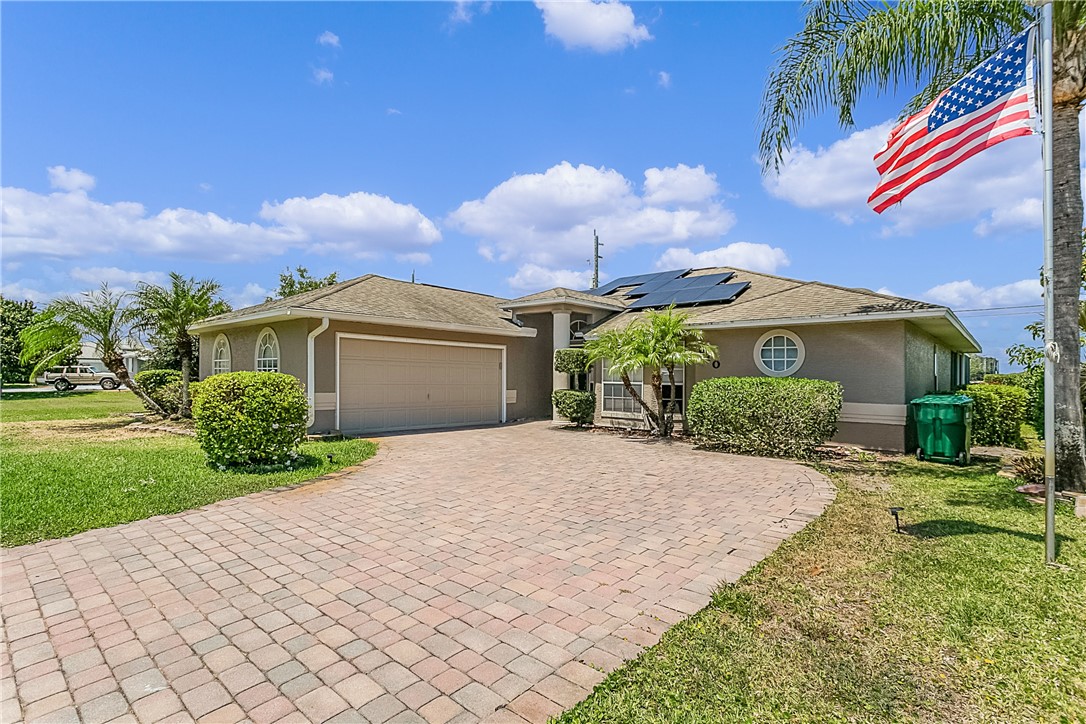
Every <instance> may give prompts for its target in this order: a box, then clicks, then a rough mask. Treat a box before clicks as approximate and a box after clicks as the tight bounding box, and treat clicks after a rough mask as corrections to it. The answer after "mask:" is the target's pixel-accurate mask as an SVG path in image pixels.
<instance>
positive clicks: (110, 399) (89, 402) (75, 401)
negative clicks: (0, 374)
mask: <svg viewBox="0 0 1086 724" xmlns="http://www.w3.org/2000/svg"><path fill="white" fill-rule="evenodd" d="M142 410H143V405H142V404H140V401H139V398H137V397H136V396H135V395H133V394H132V393H131V392H129V391H128V390H117V391H116V392H102V391H101V390H99V391H97V392H96V391H93V390H79V389H76V390H73V391H71V392H52V391H50V392H15V393H12V394H6V393H5V394H0V422H26V421H28V420H87V419H91V418H96V417H109V416H110V415H114V414H120V413H124V412H140V411H142Z"/></svg>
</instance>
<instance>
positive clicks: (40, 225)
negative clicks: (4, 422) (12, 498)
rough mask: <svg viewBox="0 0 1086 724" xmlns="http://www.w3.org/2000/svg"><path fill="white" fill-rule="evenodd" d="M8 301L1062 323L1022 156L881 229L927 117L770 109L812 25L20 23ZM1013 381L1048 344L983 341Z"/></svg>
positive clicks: (885, 106)
mask: <svg viewBox="0 0 1086 724" xmlns="http://www.w3.org/2000/svg"><path fill="white" fill-rule="evenodd" d="M2 12H3V24H2V38H0V40H2V58H0V59H2V76H0V81H2V86H0V87H2V93H3V97H2V101H3V104H2V116H0V121H2V134H3V135H2V149H0V150H2V165H0V174H2V177H3V178H2V181H3V187H4V192H3V193H4V196H3V203H4V217H3V267H2V275H3V276H2V282H3V292H4V294H5V295H9V296H15V297H19V296H25V297H29V298H32V299H35V301H38V302H45V301H47V300H48V299H49V298H50V297H52V296H54V295H57V294H63V293H74V292H78V291H80V290H82V289H86V288H89V287H91V286H94V285H96V284H97V283H98V282H99V281H100V280H103V279H104V280H108V281H110V282H112V283H114V284H117V285H119V286H122V287H126V288H131V287H132V286H133V285H134V283H135V281H137V280H140V279H143V280H148V281H159V280H161V279H162V278H163V275H164V273H165V272H168V271H179V272H182V273H184V274H189V275H195V276H199V277H212V278H215V279H217V280H219V281H220V282H221V283H222V284H223V286H224V288H225V289H226V292H227V296H228V297H229V298H230V299H231V300H232V301H233V302H234V303H235V304H239V305H240V304H247V303H254V302H259V301H263V298H264V295H265V294H266V293H267V291H268V290H270V289H273V288H274V287H275V284H276V281H277V275H278V273H279V272H280V271H281V270H282V269H283V268H284V267H287V266H294V265H297V264H302V265H305V266H307V267H309V269H310V270H311V271H313V272H316V273H320V274H325V273H328V272H331V271H337V272H338V273H339V274H340V277H341V278H349V277H352V276H357V275H360V274H364V273H367V272H374V273H378V274H384V275H387V276H391V277H396V278H403V279H406V278H410V276H411V273H412V270H414V271H415V273H416V275H417V277H418V279H419V280H420V281H425V282H430V283H434V284H441V285H447V286H454V287H460V288H466V289H472V290H478V291H484V292H489V293H493V294H497V295H501V296H518V295H520V294H524V293H529V292H532V291H538V290H539V289H543V288H547V287H549V286H554V285H555V284H562V285H566V286H575V287H576V286H586V285H587V282H588V279H589V277H590V272H589V268H590V265H589V264H588V263H587V262H586V260H587V259H588V258H589V256H590V253H591V242H592V238H591V230H592V229H593V228H597V229H598V230H599V233H600V236H601V241H603V243H604V244H605V246H604V249H603V253H604V256H605V259H604V262H603V267H602V269H603V276H604V278H608V277H615V276H621V275H624V274H634V273H641V272H644V271H651V270H653V269H656V268H675V267H685V266H708V265H714V264H733V265H737V266H745V267H748V268H754V269H757V270H762V271H770V272H775V273H779V274H782V275H785V276H794V277H798V278H802V279H817V280H820V281H825V282H830V283H835V284H842V285H847V286H862V287H868V288H871V289H882V290H886V291H889V292H892V293H895V294H899V295H903V296H908V297H912V298H922V299H927V300H931V301H935V302H939V303H945V304H949V305H951V306H952V307H955V308H957V309H975V308H987V307H999V306H1010V305H1025V304H1039V303H1040V295H1039V291H1040V290H1039V287H1038V286H1037V285H1036V278H1037V269H1038V267H1039V266H1040V261H1041V258H1040V257H1041V240H1040V225H1039V208H1040V207H1039V195H1040V161H1039V144H1038V143H1037V142H1036V139H1034V138H1027V139H1015V140H1012V141H1008V142H1007V143H1005V144H1003V145H1002V146H1000V147H998V148H996V149H993V150H992V151H989V152H986V153H984V154H981V155H980V156H978V157H976V158H974V159H973V160H971V161H970V162H968V163H966V164H964V165H963V166H961V167H959V168H958V169H955V170H954V171H952V172H951V173H949V174H947V175H946V176H944V177H943V178H941V179H939V180H938V181H936V182H934V183H932V184H929V185H928V186H927V187H925V188H924V189H922V190H921V191H920V192H918V193H916V194H914V196H913V197H910V199H908V200H906V202H905V204H903V205H902V206H900V207H898V208H895V209H891V210H890V211H888V212H887V213H886V214H884V215H883V217H881V218H880V217H877V216H875V215H874V214H873V213H872V212H870V211H868V210H867V208H866V206H865V203H864V202H865V200H866V197H867V194H868V193H869V192H870V190H871V188H872V187H873V184H874V182H875V179H876V176H875V172H874V169H873V166H872V164H871V160H870V158H871V155H872V153H873V152H874V151H875V150H876V149H877V148H878V146H879V145H881V142H882V141H883V139H884V138H885V135H886V132H887V130H888V129H889V125H888V122H889V121H890V120H891V119H893V118H895V117H896V115H897V114H898V112H899V110H900V107H901V106H902V105H903V104H904V102H905V101H906V100H907V98H908V96H909V93H908V89H902V91H901V94H900V96H897V97H885V98H874V99H869V100H868V101H865V102H864V103H863V104H862V105H861V107H860V109H859V113H858V115H857V119H856V120H857V127H856V128H853V129H841V128H839V127H838V126H837V125H836V124H835V122H834V121H833V119H832V117H829V116H827V117H825V118H820V119H816V120H814V121H812V122H811V123H810V124H808V125H807V126H805V127H804V129H803V131H802V133H801V135H800V139H799V140H800V145H799V146H798V147H797V148H796V150H795V152H794V153H793V154H792V155H791V156H790V157H789V159H788V160H787V162H786V164H785V166H784V168H783V170H782V173H781V174H780V175H779V176H771V177H763V176H762V174H761V172H760V168H759V166H758V164H757V162H756V159H755V154H756V150H757V136H758V107H759V101H760V97H761V93H762V88H763V83H764V80H765V76H766V73H767V70H768V68H769V67H770V65H771V63H772V59H773V51H774V48H776V47H777V46H779V45H780V44H781V43H782V42H783V41H784V40H785V39H786V38H787V37H788V36H789V35H790V34H791V33H793V32H795V30H797V29H798V27H799V24H800V20H801V17H802V16H801V13H802V9H801V7H800V6H799V5H798V4H792V3H683V4H672V3H650V2H644V3H634V4H630V5H624V4H622V3H618V2H612V3H607V4H605V5H596V4H593V3H564V4H559V5H554V4H538V5H537V4H532V3H527V2H523V3H502V4H499V3H492V4H489V3H458V4H452V3H401V4H385V3H362V4H347V3H329V4H288V3H273V4H258V3H239V4H214V3H206V4H135V3H131V4H130V3H119V4H97V3H84V4H46V3H5V4H3V6H2ZM962 316H963V319H965V321H966V323H967V324H968V325H969V326H970V328H971V329H972V330H973V332H974V333H975V335H976V336H977V337H978V338H979V339H980V341H981V342H982V344H983V345H984V347H985V350H986V352H989V353H994V354H997V355H998V356H1001V357H1002V350H1003V349H1004V348H1005V347H1007V346H1008V345H1009V344H1011V343H1013V342H1016V341H1020V340H1024V339H1026V336H1025V335H1024V333H1022V332H1021V327H1022V325H1023V324H1025V323H1026V322H1028V321H1031V320H1032V319H1033V317H1032V316H1030V315H1026V316H1009V317H1008V316H995V315H994V314H992V313H988V314H985V315H977V314H976V313H963V315H962Z"/></svg>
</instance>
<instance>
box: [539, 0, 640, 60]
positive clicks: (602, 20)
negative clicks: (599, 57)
mask: <svg viewBox="0 0 1086 724" xmlns="http://www.w3.org/2000/svg"><path fill="white" fill-rule="evenodd" d="M535 5H536V7H537V8H539V9H540V10H541V11H542V12H543V24H544V26H545V28H546V33H547V35H550V36H552V37H554V38H557V39H558V40H560V41H561V42H562V44H563V45H565V46H566V48H589V49H591V50H594V51H596V52H597V53H609V52H612V51H615V50H622V49H623V48H625V47H626V46H627V45H633V46H636V45H637V44H638V43H640V42H641V41H643V40H652V35H651V34H650V33H649V29H648V28H646V27H645V26H644V25H638V24H637V21H636V20H635V18H634V13H633V10H632V9H631V8H630V6H629V5H624V4H623V3H620V2H617V0H604V1H603V2H595V1H594V0H576V1H571V0H563V1H560V2H541V0H536V3H535Z"/></svg>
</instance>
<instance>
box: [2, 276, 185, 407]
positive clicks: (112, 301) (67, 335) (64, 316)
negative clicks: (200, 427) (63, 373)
mask: <svg viewBox="0 0 1086 724" xmlns="http://www.w3.org/2000/svg"><path fill="white" fill-rule="evenodd" d="M137 319H138V315H137V311H136V309H135V308H134V307H132V306H130V305H129V304H128V295H127V294H124V293H121V292H115V291H114V290H112V289H110V288H109V285H108V284H106V283H105V282H103V283H102V286H101V287H99V288H98V289H97V290H95V291H92V292H83V293H82V294H81V295H80V298H75V297H62V298H60V299H57V300H54V301H53V302H51V303H50V304H49V306H48V307H46V308H45V311H43V312H42V313H41V314H40V315H39V316H38V318H37V320H35V322H34V324H32V325H31V326H29V327H27V328H26V329H24V330H23V333H22V334H21V335H20V339H21V340H22V342H23V359H24V360H29V359H34V358H35V357H38V356H39V355H40V354H42V352H44V351H46V350H51V349H56V347H57V344H58V342H60V341H62V340H65V339H67V340H73V339H74V343H75V345H76V347H77V348H78V344H79V342H80V340H83V339H89V340H90V341H92V342H94V344H95V345H96V346H97V347H98V353H99V354H100V355H101V357H102V363H103V364H105V366H106V369H108V370H109V371H110V372H112V373H113V374H114V375H116V376H117V379H118V380H120V382H121V384H122V385H124V386H125V387H127V388H128V389H130V390H132V392H134V393H135V394H136V397H138V398H140V401H142V402H143V404H144V405H145V406H146V407H147V409H148V410H150V411H152V412H155V413H158V414H160V415H164V414H165V413H164V412H163V410H162V408H161V407H159V405H158V403H157V402H155V401H154V400H152V399H151V398H150V397H148V396H147V393H146V392H144V391H143V390H142V389H141V388H140V386H139V385H137V384H136V383H135V381H134V380H133V379H132V378H131V377H130V376H129V374H128V368H127V367H125V366H124V356H123V355H122V354H121V342H122V340H124V339H127V338H128V335H129V333H130V332H131V331H132V327H133V325H134V323H135V322H136V321H137ZM38 364H39V366H49V365H48V364H44V363H42V362H39V363H38Z"/></svg>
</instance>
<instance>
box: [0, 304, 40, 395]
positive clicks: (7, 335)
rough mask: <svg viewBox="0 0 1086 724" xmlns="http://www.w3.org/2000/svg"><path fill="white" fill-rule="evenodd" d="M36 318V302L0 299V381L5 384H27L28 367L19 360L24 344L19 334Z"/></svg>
mask: <svg viewBox="0 0 1086 724" xmlns="http://www.w3.org/2000/svg"><path fill="white" fill-rule="evenodd" d="M35 316H36V312H35V311H34V302H32V301H30V300H29V299H27V300H25V301H22V302H16V301H14V300H12V299H4V297H0V379H2V381H4V382H25V381H26V378H27V372H28V369H27V365H24V364H23V363H22V362H20V360H19V356H20V354H21V353H22V351H23V343H22V342H21V341H19V333H20V332H22V331H23V330H24V329H26V328H27V327H29V326H30V325H31V324H32V323H33V321H34V317H35Z"/></svg>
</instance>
